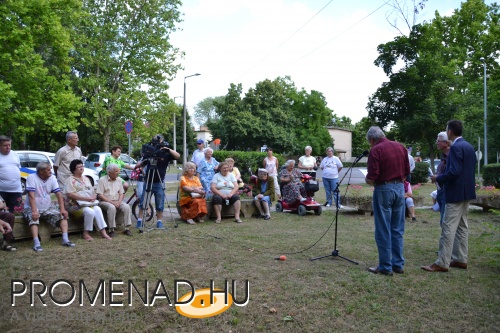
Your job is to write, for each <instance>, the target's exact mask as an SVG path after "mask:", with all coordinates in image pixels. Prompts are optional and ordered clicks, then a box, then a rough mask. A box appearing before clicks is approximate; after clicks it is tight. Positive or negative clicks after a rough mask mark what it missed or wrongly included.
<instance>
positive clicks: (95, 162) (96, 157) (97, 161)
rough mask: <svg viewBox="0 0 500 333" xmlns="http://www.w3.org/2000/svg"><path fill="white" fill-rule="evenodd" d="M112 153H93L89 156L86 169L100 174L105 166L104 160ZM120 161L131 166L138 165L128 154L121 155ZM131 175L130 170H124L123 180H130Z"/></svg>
mask: <svg viewBox="0 0 500 333" xmlns="http://www.w3.org/2000/svg"><path fill="white" fill-rule="evenodd" d="M110 155H111V153H109V152H106V153H91V154H89V156H87V159H86V160H85V167H86V168H89V169H92V170H94V171H95V172H96V173H97V174H99V173H100V172H101V170H102V165H103V164H104V159H105V158H106V156H110ZM120 160H122V161H123V162H125V163H127V164H130V165H135V164H137V161H136V160H134V159H133V158H132V157H130V156H128V155H127V154H121V155H120ZM129 175H130V170H124V169H122V170H121V171H120V175H119V176H120V177H121V178H122V179H128V178H129V177H128V176H129Z"/></svg>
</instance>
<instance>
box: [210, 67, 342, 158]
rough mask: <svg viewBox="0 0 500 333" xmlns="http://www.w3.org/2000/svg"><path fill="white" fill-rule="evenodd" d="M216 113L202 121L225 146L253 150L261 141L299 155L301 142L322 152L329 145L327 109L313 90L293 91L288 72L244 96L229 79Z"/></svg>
mask: <svg viewBox="0 0 500 333" xmlns="http://www.w3.org/2000/svg"><path fill="white" fill-rule="evenodd" d="M214 104H215V105H216V108H215V110H216V113H217V117H214V118H213V119H211V120H210V121H208V122H207V125H208V127H209V128H210V131H211V132H212V135H213V137H214V138H219V139H221V145H222V146H223V147H225V149H229V150H257V149H259V147H261V146H263V145H267V146H272V147H273V148H274V149H275V150H277V151H280V152H287V153H294V154H299V153H302V152H303V149H304V147H305V146H307V145H310V146H312V147H313V151H323V150H324V149H325V147H327V146H330V145H331V144H332V138H331V137H330V135H329V133H328V130H327V129H326V127H325V126H326V125H328V122H329V121H330V120H331V119H332V110H330V109H328V108H327V107H326V101H325V98H324V96H323V95H322V94H321V93H320V92H318V91H311V92H306V91H305V90H304V89H301V90H297V88H296V87H295V84H294V83H293V82H292V80H291V79H290V77H285V78H277V79H275V80H273V81H271V80H264V81H261V82H259V83H257V84H256V85H255V87H253V88H250V89H249V90H248V92H247V93H246V94H245V95H244V96H243V91H242V86H241V84H238V85H235V84H231V86H230V88H229V91H228V94H227V95H226V96H225V100H224V103H220V102H216V103H214Z"/></svg>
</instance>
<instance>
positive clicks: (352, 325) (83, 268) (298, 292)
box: [0, 185, 500, 332]
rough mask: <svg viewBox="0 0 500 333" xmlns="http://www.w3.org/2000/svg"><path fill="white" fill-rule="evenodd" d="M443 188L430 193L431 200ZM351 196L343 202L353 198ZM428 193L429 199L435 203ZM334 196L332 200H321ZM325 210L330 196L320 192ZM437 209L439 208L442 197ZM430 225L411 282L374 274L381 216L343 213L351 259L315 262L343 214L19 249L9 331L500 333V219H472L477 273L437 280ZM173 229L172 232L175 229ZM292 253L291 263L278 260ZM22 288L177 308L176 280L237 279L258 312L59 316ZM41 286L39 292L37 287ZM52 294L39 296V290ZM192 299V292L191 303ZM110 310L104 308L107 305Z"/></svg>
mask: <svg viewBox="0 0 500 333" xmlns="http://www.w3.org/2000/svg"><path fill="white" fill-rule="evenodd" d="M432 189H433V186H432V185H426V186H423V187H422V189H421V191H422V192H425V191H427V192H430V191H431V190H432ZM342 193H343V192H342ZM427 194H428V193H426V194H425V196H426V197H428V195H427ZM321 196H323V197H321ZM318 200H319V201H320V202H323V201H324V193H323V190H322V189H321V190H320V192H318ZM426 200H428V202H426V203H425V204H428V205H430V197H429V198H428V199H426ZM417 219H418V222H416V223H411V222H409V220H408V219H407V220H406V221H407V224H406V233H405V257H406V267H405V274H403V275H395V276H393V277H387V276H381V275H374V274H371V273H369V272H368V271H367V268H368V267H369V266H374V265H376V264H377V258H378V255H377V248H376V245H375V241H374V238H373V231H374V227H373V217H371V216H369V215H358V214H357V213H355V212H349V211H344V210H342V211H341V212H340V213H339V218H338V241H337V248H338V250H339V251H340V255H342V256H345V257H347V258H349V259H352V260H354V261H356V262H358V263H359V264H358V265H355V264H352V263H350V262H348V261H345V260H343V259H341V258H325V259H321V260H317V261H310V260H309V259H310V258H312V257H316V256H320V255H326V254H330V253H331V252H332V250H333V248H334V226H333V224H334V211H332V210H329V211H324V212H323V214H322V215H321V216H315V215H314V214H312V213H311V214H308V215H307V216H305V217H300V216H298V215H296V214H289V213H275V212H273V214H272V219H271V220H269V221H264V220H260V219H245V220H244V223H242V224H236V223H234V222H232V221H233V220H232V219H224V220H223V221H222V223H221V224H220V225H216V224H215V223H213V221H207V222H205V223H204V224H198V225H195V226H191V225H187V224H184V223H181V224H179V227H178V228H177V229H173V228H172V229H168V230H167V231H152V232H149V233H146V234H137V233H136V230H134V236H133V237H131V238H130V237H126V236H123V235H119V236H118V237H117V238H115V239H113V240H112V241H106V240H103V239H98V238H97V237H96V238H95V239H94V241H92V242H85V241H83V240H82V239H81V238H80V239H79V238H78V235H72V237H71V239H72V240H73V241H75V242H76V243H77V246H76V247H75V248H62V247H61V246H60V239H59V238H55V239H51V240H49V241H46V242H44V244H43V245H44V250H45V251H44V252H43V253H38V254H36V253H34V252H33V251H32V250H31V245H32V244H31V242H30V241H26V242H19V243H17V246H18V248H19V250H18V251H17V252H14V253H7V252H3V253H1V254H0V255H1V256H2V260H1V261H0V281H1V282H0V332H26V331H34V332H68V331H69V332H498V331H499V330H500V328H499V327H500V279H499V274H500V258H499V254H498V252H493V251H491V250H490V249H491V248H492V247H494V246H495V245H497V244H498V243H499V241H500V233H499V231H498V230H499V227H500V216H496V215H494V214H492V213H485V212H483V211H482V210H472V211H471V212H470V214H469V229H470V235H469V269H468V270H459V269H450V272H448V273H428V272H424V271H422V270H421V269H420V266H422V265H427V264H431V263H432V262H434V260H435V259H436V253H435V252H436V250H437V248H438V240H439V234H440V229H439V214H438V213H435V212H432V211H430V210H428V209H420V210H418V211H417ZM170 225H171V224H170ZM279 255H286V256H287V260H286V261H279V260H274V259H275V257H277V256H279ZM11 279H20V280H23V281H25V282H26V283H27V284H29V280H34V279H37V280H41V281H43V282H45V283H46V284H47V286H49V285H50V284H51V283H52V282H54V281H55V280H57V279H65V280H68V281H69V282H70V283H72V284H74V285H75V286H76V287H77V292H78V291H79V288H78V281H79V280H84V282H85V285H86V286H87V287H88V289H89V291H90V292H91V293H94V292H95V288H96V287H97V285H98V282H99V280H104V281H105V282H106V285H107V286H108V283H109V281H110V280H112V279H116V280H123V281H125V283H126V282H127V280H132V281H133V282H134V283H135V284H136V285H137V286H138V290H140V291H142V292H144V281H145V280H147V281H149V282H150V290H149V295H150V297H151V295H152V294H153V291H152V289H153V288H154V286H155V285H156V283H157V280H162V282H163V284H164V285H165V290H166V292H167V293H168V294H169V296H170V297H171V298H172V300H174V299H175V298H174V296H175V294H174V281H175V280H179V279H183V280H187V281H189V282H190V283H191V284H192V285H193V286H194V288H195V289H201V288H209V287H210V280H214V283H215V287H219V288H221V287H223V283H224V280H228V281H229V282H231V281H232V280H235V281H236V288H237V293H236V298H237V299H238V298H239V299H240V300H241V297H243V296H244V295H245V290H244V288H243V287H244V283H245V280H248V281H249V286H250V292H249V301H248V304H247V305H246V306H241V307H239V306H236V305H234V304H233V305H232V306H231V307H230V308H229V309H228V310H227V311H225V312H223V313H221V314H219V315H216V316H214V317H211V318H205V319H193V318H188V317H184V316H182V315H180V314H179V313H177V312H176V310H175V308H174V307H173V306H169V305H168V302H167V301H166V300H165V299H158V300H156V302H155V304H154V306H150V307H146V306H144V305H142V303H141V300H140V298H139V297H138V294H137V293H135V292H134V303H133V305H132V306H128V302H127V295H128V292H127V289H126V284H125V285H123V286H121V288H120V286H118V287H115V290H120V289H122V290H123V292H124V295H123V296H119V295H118V296H115V297H114V301H115V302H118V303H120V304H124V306H109V304H108V303H109V301H110V298H109V297H108V296H109V295H106V306H101V305H96V306H90V305H89V301H88V299H87V300H85V301H84V306H79V305H78V303H79V302H78V294H77V295H76V299H75V301H74V302H73V303H72V304H71V305H69V306H67V307H62V306H57V305H55V304H54V302H53V301H52V300H51V299H50V297H49V295H48V293H47V295H45V296H44V297H43V299H44V300H45V302H46V303H47V306H42V304H41V301H40V300H39V299H38V297H37V296H35V306H30V289H28V290H27V292H26V294H25V295H24V296H22V297H17V298H16V306H14V307H13V306H11V298H10V294H11ZM28 287H29V285H28ZM36 290H40V288H39V287H38V289H36ZM69 291H70V289H69V288H65V287H58V288H56V289H55V292H54V296H55V298H56V299H57V300H59V301H60V302H61V300H66V299H70V298H71V295H70V292H69ZM187 291H188V289H187V288H186V289H183V288H181V289H180V292H179V296H181V295H183V294H185V293H186V292H187ZM98 303H99V302H98Z"/></svg>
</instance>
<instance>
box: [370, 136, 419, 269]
mask: <svg viewBox="0 0 500 333" xmlns="http://www.w3.org/2000/svg"><path fill="white" fill-rule="evenodd" d="M366 139H367V140H368V143H369V144H370V146H371V147H372V148H371V150H370V155H368V163H367V170H368V173H367V175H366V183H368V184H370V185H374V186H375V189H374V190H373V217H374V220H375V242H376V243H377V247H378V258H379V263H378V266H377V267H370V268H369V269H368V270H369V271H370V272H371V273H375V274H379V273H380V274H383V275H393V272H394V273H398V274H402V273H404V264H405V259H404V257H403V235H404V230H405V195H404V184H403V182H404V180H405V178H406V175H408V174H409V173H410V162H409V161H408V152H407V150H406V149H405V147H403V145H402V144H400V143H398V142H394V141H390V140H388V139H387V138H386V137H385V134H384V132H382V130H381V129H380V128H379V127H377V126H373V127H370V129H369V130H368V132H367V133H366Z"/></svg>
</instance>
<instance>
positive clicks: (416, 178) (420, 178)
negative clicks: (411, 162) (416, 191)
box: [411, 162, 429, 185]
mask: <svg viewBox="0 0 500 333" xmlns="http://www.w3.org/2000/svg"><path fill="white" fill-rule="evenodd" d="M428 181H429V164H427V163H425V162H416V163H415V169H414V170H413V172H412V173H411V184H412V185H414V184H419V183H420V184H425V183H427V182H428Z"/></svg>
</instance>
